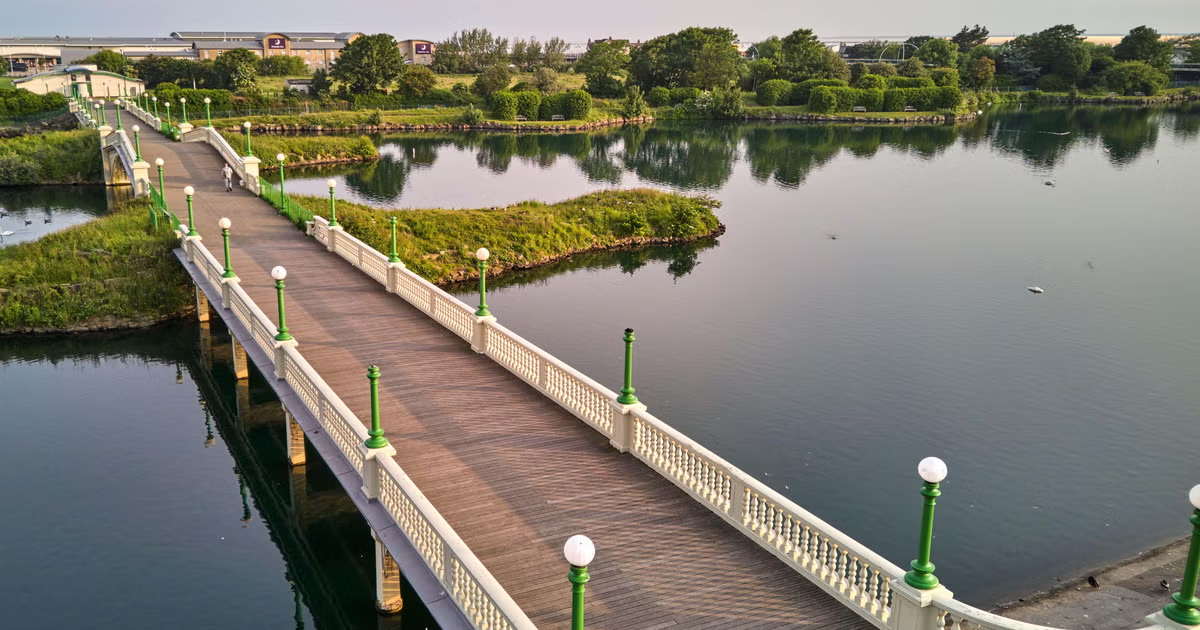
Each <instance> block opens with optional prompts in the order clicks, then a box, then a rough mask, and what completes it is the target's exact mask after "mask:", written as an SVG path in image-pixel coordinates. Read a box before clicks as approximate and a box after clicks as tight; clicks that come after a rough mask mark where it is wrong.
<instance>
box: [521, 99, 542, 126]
mask: <svg viewBox="0 0 1200 630" xmlns="http://www.w3.org/2000/svg"><path fill="white" fill-rule="evenodd" d="M515 96H516V98H517V114H518V115H520V116H524V117H525V118H527V119H529V120H537V119H538V110H539V108H541V106H542V94H541V93H540V92H517V93H515Z"/></svg>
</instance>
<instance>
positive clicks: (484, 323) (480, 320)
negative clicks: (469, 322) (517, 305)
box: [471, 315, 496, 354]
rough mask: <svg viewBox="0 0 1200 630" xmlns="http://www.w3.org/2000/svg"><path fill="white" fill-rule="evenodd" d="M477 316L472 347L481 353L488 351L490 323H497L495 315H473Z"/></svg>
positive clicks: (472, 334) (472, 335) (472, 336)
mask: <svg viewBox="0 0 1200 630" xmlns="http://www.w3.org/2000/svg"><path fill="white" fill-rule="evenodd" d="M472 317H473V318H475V323H474V325H473V326H474V328H473V330H472V331H471V349H472V350H474V351H475V352H478V353H479V354H484V353H486V352H487V336H488V324H494V323H496V317H495V316H494V315H485V316H482V317H481V316H479V315H472Z"/></svg>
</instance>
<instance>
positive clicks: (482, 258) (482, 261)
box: [475, 247, 492, 317]
mask: <svg viewBox="0 0 1200 630" xmlns="http://www.w3.org/2000/svg"><path fill="white" fill-rule="evenodd" d="M491 255H492V253H491V252H489V251H488V250H487V248H486V247H480V248H479V249H477V250H475V258H476V259H478V260H479V309H478V310H476V311H475V314H476V315H478V316H480V317H487V316H488V315H491V313H490V312H488V307H487V259H488V257H489V256H491Z"/></svg>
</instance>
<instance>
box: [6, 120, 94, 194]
mask: <svg viewBox="0 0 1200 630" xmlns="http://www.w3.org/2000/svg"><path fill="white" fill-rule="evenodd" d="M102 183H104V172H103V169H102V167H101V164H100V135H99V134H97V133H96V132H95V131H89V130H86V129H80V130H76V131H51V132H47V133H40V134H35V135H29V136H19V137H16V138H8V139H3V140H0V186H31V185H36V184H102Z"/></svg>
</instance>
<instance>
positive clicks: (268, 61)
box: [258, 55, 309, 77]
mask: <svg viewBox="0 0 1200 630" xmlns="http://www.w3.org/2000/svg"><path fill="white" fill-rule="evenodd" d="M258 73H259V74H260V75H262V76H265V77H303V76H308V74H309V72H308V65H307V64H305V63H304V60H303V59H301V58H299V57H294V56H292V55H274V56H271V57H263V58H262V59H259V60H258Z"/></svg>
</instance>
